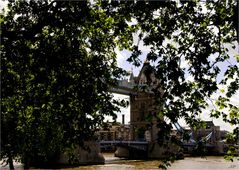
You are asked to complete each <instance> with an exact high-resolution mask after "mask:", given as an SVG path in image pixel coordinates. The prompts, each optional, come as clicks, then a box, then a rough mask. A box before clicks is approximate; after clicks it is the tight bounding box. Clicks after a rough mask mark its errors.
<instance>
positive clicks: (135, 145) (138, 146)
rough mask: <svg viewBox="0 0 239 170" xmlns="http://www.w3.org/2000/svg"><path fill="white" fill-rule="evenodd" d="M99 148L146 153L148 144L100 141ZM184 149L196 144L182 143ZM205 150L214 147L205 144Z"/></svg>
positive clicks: (141, 142) (142, 142)
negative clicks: (111, 147)
mask: <svg viewBox="0 0 239 170" xmlns="http://www.w3.org/2000/svg"><path fill="white" fill-rule="evenodd" d="M99 144H100V147H101V148H105V147H108V146H121V147H128V148H133V149H137V150H142V151H147V148H148V145H149V142H147V141H122V140H115V141H100V142H99ZM181 146H182V147H184V148H190V147H194V146H196V143H183V144H182V145H181ZM206 147H207V148H213V147H215V145H212V144H208V143H207V144H206Z"/></svg>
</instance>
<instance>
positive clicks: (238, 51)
mask: <svg viewBox="0 0 239 170" xmlns="http://www.w3.org/2000/svg"><path fill="white" fill-rule="evenodd" d="M235 45H236V48H235V49H233V48H231V47H230V46H229V47H228V48H229V51H228V54H229V55H230V57H231V58H230V59H229V61H230V62H231V63H235V62H236V60H235V59H234V56H235V55H239V45H238V43H235ZM140 47H141V49H142V55H141V56H140V59H141V60H142V63H143V61H144V60H145V59H146V55H147V53H148V52H149V50H150V48H149V47H145V46H143V45H142V44H141V45H140ZM115 51H116V53H117V62H118V66H119V67H121V68H124V69H125V70H128V71H130V70H133V73H134V76H138V74H139V71H140V69H141V67H142V65H141V66H140V67H134V66H133V65H132V64H130V63H129V62H127V61H126V60H127V58H128V57H129V56H130V55H131V53H130V52H129V51H127V50H123V51H119V50H118V49H116V50H115ZM214 57H215V56H213V55H212V56H210V58H211V59H212V60H213V59H214ZM185 65H186V63H185ZM228 65H229V63H222V64H220V65H219V67H220V68H221V69H222V74H221V75H220V76H223V72H224V71H225V70H226V67H227V66H228ZM237 65H238V64H237ZM188 79H190V77H188ZM220 88H223V87H222V86H220ZM114 95H115V98H118V99H122V98H127V96H125V95H119V94H114ZM218 95H219V94H218V93H215V94H213V96H212V99H216V98H217V96H218ZM208 102H209V107H208V108H207V109H205V110H204V111H203V113H202V114H201V115H200V116H199V117H200V118H201V119H202V120H206V121H213V123H214V124H215V125H216V126H220V129H221V130H227V131H232V130H233V128H234V126H232V125H230V124H228V123H225V122H223V120H222V118H219V119H215V118H211V117H210V115H209V110H210V109H212V108H213V107H214V106H213V105H212V104H211V103H210V101H208ZM231 103H233V104H235V105H239V92H238V91H237V93H236V94H235V95H234V96H233V97H232V99H231ZM122 114H124V115H125V123H129V122H130V106H129V107H128V108H122V109H121V112H120V113H117V116H118V118H117V121H118V122H122ZM179 123H180V124H181V126H184V127H188V126H187V125H186V123H185V121H184V120H183V119H180V120H179Z"/></svg>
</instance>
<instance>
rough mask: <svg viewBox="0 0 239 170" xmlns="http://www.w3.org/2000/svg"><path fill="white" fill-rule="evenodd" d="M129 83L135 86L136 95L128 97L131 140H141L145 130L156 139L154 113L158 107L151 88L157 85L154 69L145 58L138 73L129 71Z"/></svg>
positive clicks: (156, 129)
mask: <svg viewBox="0 0 239 170" xmlns="http://www.w3.org/2000/svg"><path fill="white" fill-rule="evenodd" d="M130 83H131V84H132V83H133V85H134V86H135V87H136V89H138V90H137V95H133V96H131V97H130V126H131V138H132V140H143V139H144V138H145V131H147V132H150V135H151V136H150V138H151V140H155V139H157V134H158V128H157V119H156V117H155V115H156V114H157V112H158V111H159V109H160V107H159V106H157V105H156V102H155V96H154V93H153V92H152V91H151V89H152V88H153V87H155V86H159V80H157V79H156V78H155V75H154V69H153V67H152V66H151V65H150V63H149V62H148V61H147V60H146V61H145V62H144V65H143V67H142V69H141V71H140V73H139V75H138V77H134V76H133V73H132V72H131V75H130Z"/></svg>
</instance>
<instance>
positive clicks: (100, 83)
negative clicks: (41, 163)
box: [1, 0, 239, 163]
mask: <svg viewBox="0 0 239 170" xmlns="http://www.w3.org/2000/svg"><path fill="white" fill-rule="evenodd" d="M1 25H2V30H1V37H2V44H1V51H2V56H1V63H2V67H1V75H2V78H1V79H2V80H1V81H2V119H1V124H2V129H3V131H2V139H1V145H2V148H3V149H2V151H1V156H2V157H3V158H4V157H8V158H10V159H9V160H11V159H12V158H21V159H23V162H25V163H27V162H29V160H28V159H29V158H34V157H41V158H43V160H49V159H50V158H51V157H54V156H53V155H54V154H58V153H57V152H56V151H58V152H62V151H65V150H67V149H73V148H75V146H76V145H79V144H81V141H83V140H85V139H87V138H89V137H91V136H92V135H93V132H94V129H95V128H96V127H97V126H98V125H100V124H101V123H102V121H103V119H104V116H105V115H112V116H114V113H113V110H115V109H117V108H116V107H115V106H114V105H112V103H111V99H112V96H111V95H110V93H109V92H108V91H109V88H110V87H111V86H114V85H116V80H115V79H116V78H119V75H120V74H121V73H122V70H121V69H119V68H117V66H116V54H115V52H114V50H115V48H116V47H119V48H120V49H127V50H129V51H131V52H132V55H131V56H130V57H129V59H128V61H130V62H133V64H134V65H136V66H139V64H140V59H139V56H140V55H141V54H142V49H141V48H142V46H140V43H141V42H142V43H143V46H144V47H145V46H147V47H149V48H150V52H148V54H147V59H148V60H149V61H152V62H154V63H155V64H156V66H155V71H156V75H155V76H156V77H157V78H158V79H160V80H161V87H162V88H163V91H164V92H163V93H161V91H156V93H155V94H156V99H157V102H158V104H159V105H163V109H162V111H161V113H158V114H160V115H164V116H166V117H168V118H169V119H170V120H171V122H176V121H177V120H178V119H179V118H182V117H183V118H185V120H186V122H187V123H188V124H189V125H191V126H192V127H194V126H197V125H198V122H200V120H199V119H198V116H199V115H200V113H201V112H202V111H203V109H205V108H206V107H207V106H208V102H210V101H211V100H210V98H211V97H212V96H213V95H214V94H215V93H216V92H218V91H219V90H220V89H219V86H218V84H222V85H225V86H226V90H224V94H222V95H221V96H219V97H218V100H217V102H216V103H215V109H213V110H212V112H211V117H215V118H218V117H220V116H222V117H223V119H224V121H225V122H229V123H231V124H232V125H237V127H236V129H235V130H234V140H235V139H236V138H238V136H237V134H238V124H239V115H238V105H235V104H233V103H231V102H230V98H231V97H232V96H233V95H235V94H236V92H238V88H239V78H238V77H239V72H238V70H239V69H238V62H239V61H238V58H236V57H235V59H236V60H234V62H233V63H230V64H224V69H226V71H225V72H223V70H222V68H221V67H219V65H220V64H222V63H229V59H230V56H229V53H228V44H234V45H232V46H234V48H235V44H236V43H235V41H236V33H237V34H238V28H237V26H238V2H236V1H221V0H218V1H206V2H200V1H183V0H180V1H177V2H176V1H148V0H144V1H124V0H122V1H121V0H117V1H103V0H102V1H101V0H99V1H93V2H91V3H90V2H89V1H78V2H75V1H72V2H67V1H66V2H62V1H51V2H49V1H47V0H45V1H16V2H13V3H9V11H8V12H7V14H6V15H5V16H2V19H1ZM136 36H137V37H138V42H135V41H134V37H136ZM115 102H116V101H115ZM225 108H227V109H228V111H227V112H225V110H223V109H225ZM228 113H229V114H228ZM159 126H160V125H159ZM167 127H169V128H171V127H172V126H167ZM232 136H233V135H232ZM46 143H47V147H46ZM52 154H53V155H52Z"/></svg>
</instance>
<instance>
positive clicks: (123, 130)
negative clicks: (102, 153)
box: [97, 122, 131, 141]
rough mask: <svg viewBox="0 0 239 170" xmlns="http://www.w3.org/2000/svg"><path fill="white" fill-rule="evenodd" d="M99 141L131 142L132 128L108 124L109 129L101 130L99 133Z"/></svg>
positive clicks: (118, 124)
mask: <svg viewBox="0 0 239 170" xmlns="http://www.w3.org/2000/svg"><path fill="white" fill-rule="evenodd" d="M97 137H98V140H100V141H114V140H125V141H128V140H131V136H130V126H129V125H124V124H120V123H113V122H109V123H108V128H107V129H103V128H102V129H100V130H99V131H98V132H97Z"/></svg>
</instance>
